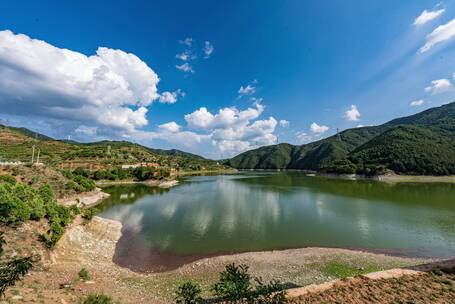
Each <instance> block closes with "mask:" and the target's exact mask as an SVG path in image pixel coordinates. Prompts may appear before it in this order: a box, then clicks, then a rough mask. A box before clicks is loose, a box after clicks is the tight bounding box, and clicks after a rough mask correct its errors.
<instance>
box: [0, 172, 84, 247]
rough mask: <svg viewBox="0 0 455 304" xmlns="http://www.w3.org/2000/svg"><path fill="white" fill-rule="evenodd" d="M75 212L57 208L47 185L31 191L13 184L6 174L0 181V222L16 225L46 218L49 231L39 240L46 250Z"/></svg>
mask: <svg viewBox="0 0 455 304" xmlns="http://www.w3.org/2000/svg"><path fill="white" fill-rule="evenodd" d="M78 213H80V210H79V208H77V206H71V207H66V206H62V205H59V204H58V203H57V200H56V197H55V194H54V192H53V191H52V189H51V187H50V186H49V185H44V186H42V187H39V188H34V187H30V186H27V185H25V184H21V183H17V182H16V179H14V178H12V176H8V175H6V176H5V175H4V176H3V177H2V178H1V179H0V223H2V224H4V225H16V226H17V225H20V224H22V223H24V222H26V221H28V220H34V221H37V220H40V219H46V220H47V221H48V223H49V230H48V231H47V232H46V233H44V234H42V235H41V240H42V241H43V242H44V243H45V244H46V246H47V247H49V248H52V247H53V246H55V244H56V243H57V241H58V240H59V239H60V238H61V237H62V235H63V232H64V227H65V226H66V225H68V224H69V223H70V222H71V221H72V220H73V218H74V216H75V215H76V214H78Z"/></svg>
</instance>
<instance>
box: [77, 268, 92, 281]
mask: <svg viewBox="0 0 455 304" xmlns="http://www.w3.org/2000/svg"><path fill="white" fill-rule="evenodd" d="M78 275H79V277H80V278H81V279H82V280H84V281H88V280H90V276H89V275H88V271H87V269H85V268H82V269H81V270H80V271H79V273H78Z"/></svg>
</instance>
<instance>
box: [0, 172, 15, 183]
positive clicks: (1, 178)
mask: <svg viewBox="0 0 455 304" xmlns="http://www.w3.org/2000/svg"><path fill="white" fill-rule="evenodd" d="M1 182H5V183H9V184H15V183H16V179H15V178H14V177H13V176H11V175H9V174H1V175H0V183H1Z"/></svg>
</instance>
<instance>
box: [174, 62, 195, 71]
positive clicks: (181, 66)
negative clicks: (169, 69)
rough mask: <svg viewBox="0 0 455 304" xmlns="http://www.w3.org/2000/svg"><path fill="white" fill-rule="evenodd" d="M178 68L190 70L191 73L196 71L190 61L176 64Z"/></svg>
mask: <svg viewBox="0 0 455 304" xmlns="http://www.w3.org/2000/svg"><path fill="white" fill-rule="evenodd" d="M175 67H176V68H177V69H179V70H182V71H184V72H186V73H188V72H190V73H194V70H193V68H192V67H191V66H190V64H189V63H188V62H185V63H184V64H181V65H176V66H175Z"/></svg>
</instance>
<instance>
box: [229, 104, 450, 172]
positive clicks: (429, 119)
mask: <svg viewBox="0 0 455 304" xmlns="http://www.w3.org/2000/svg"><path fill="white" fill-rule="evenodd" d="M412 126H414V128H413V127H412ZM454 140H455V102H452V103H450V104H446V105H443V106H440V107H436V108H431V109H428V110H426V111H423V112H421V113H418V114H415V115H411V116H407V117H402V118H397V119H394V120H391V121H389V122H387V123H385V124H383V125H380V126H373V127H362V128H353V129H348V130H345V131H343V132H340V133H339V134H337V135H334V136H331V137H328V138H325V139H321V140H319V141H316V142H312V143H309V144H305V145H301V146H297V145H290V144H278V145H272V146H266V147H260V148H258V149H255V150H250V151H247V152H244V153H241V154H239V155H237V156H235V157H233V158H231V159H228V160H226V161H224V162H223V163H224V164H226V165H228V166H231V167H234V168H238V169H303V170H321V169H325V170H330V169H336V168H337V167H338V169H340V170H339V171H343V170H342V169H341V166H346V168H351V169H352V170H353V171H356V170H357V167H362V166H364V165H376V166H379V165H381V166H384V167H385V168H386V169H390V170H394V171H396V172H399V173H419V174H420V173H424V174H454V173H455V171H454V170H453V169H452V168H453V166H451V165H450V164H451V163H452V164H453V163H455V155H454V154H455V149H454ZM425 147H427V148H425ZM431 147H432V148H431ZM397 154H399V155H400V157H399V158H397ZM391 159H396V160H397V161H396V162H395V163H394V162H392V161H391ZM340 160H343V161H344V162H342V163H339V164H338V165H337V164H336V163H335V164H334V162H336V161H340ZM411 160H413V161H411ZM423 161H426V162H428V164H427V165H423V164H422V162H423ZM346 162H349V163H346ZM399 162H401V163H402V164H403V165H402V166H401V165H399V164H398V163H399ZM362 168H363V167H362ZM351 169H349V170H348V171H352V170H351ZM332 171H333V170H332ZM446 172H447V173H446ZM351 173H353V172H351Z"/></svg>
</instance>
